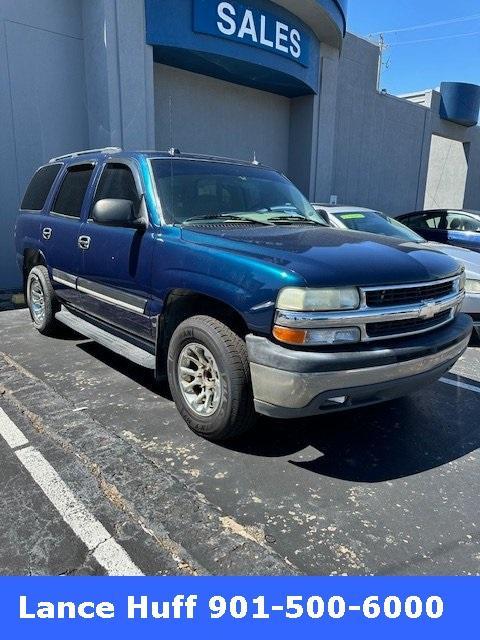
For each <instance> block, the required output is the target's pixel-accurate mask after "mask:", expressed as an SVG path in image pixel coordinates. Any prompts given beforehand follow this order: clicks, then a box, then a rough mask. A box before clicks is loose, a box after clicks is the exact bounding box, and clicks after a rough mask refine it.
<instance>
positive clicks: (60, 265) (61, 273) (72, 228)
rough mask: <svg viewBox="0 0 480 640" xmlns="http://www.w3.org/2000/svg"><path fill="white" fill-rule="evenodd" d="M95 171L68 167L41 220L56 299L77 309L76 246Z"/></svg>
mask: <svg viewBox="0 0 480 640" xmlns="http://www.w3.org/2000/svg"><path fill="white" fill-rule="evenodd" d="M94 171H95V163H94V162H88V163H86V162H83V163H79V164H73V165H68V166H67V168H66V169H65V170H64V173H63V175H62V176H61V178H60V182H61V183H60V186H59V189H58V191H57V193H56V196H54V198H53V200H52V203H51V210H50V212H49V214H48V215H47V216H45V217H44V218H43V226H42V230H41V233H42V243H43V251H44V254H45V257H46V259H47V264H48V267H49V270H50V277H51V278H52V281H53V286H54V288H55V290H56V292H57V295H58V297H59V298H60V299H61V300H62V301H64V302H66V303H69V304H72V305H74V306H78V303H79V295H78V292H77V291H76V289H75V280H76V278H77V277H78V276H79V275H80V273H81V270H82V258H83V252H82V250H81V248H80V246H79V237H81V235H82V226H83V225H82V215H83V214H84V213H85V209H84V207H85V205H86V200H87V199H86V194H87V190H88V187H89V185H90V183H91V181H92V178H93V175H94Z"/></svg>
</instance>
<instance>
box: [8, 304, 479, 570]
mask: <svg viewBox="0 0 480 640" xmlns="http://www.w3.org/2000/svg"><path fill="white" fill-rule="evenodd" d="M0 409H1V410H3V412H4V413H3V414H1V413H0V417H1V415H3V416H4V417H3V423H4V425H7V426H8V429H14V427H16V428H17V429H18V430H19V433H20V434H21V435H22V436H23V437H24V439H25V443H23V444H22V443H21V444H20V445H18V443H17V446H12V443H11V442H10V445H9V444H8V442H7V441H6V440H5V435H4V438H2V437H0V483H1V486H2V491H1V492H0V510H1V513H2V518H1V519H0V574H77V575H78V574H81V575H91V574H104V573H116V572H118V573H122V570H125V567H130V568H131V567H133V568H134V569H135V570H138V572H139V573H145V574H171V573H175V574H181V575H192V574H194V575H196V574H266V575H270V574H287V573H288V574H292V573H293V574H314V575H317V574H321V575H325V574H326V575H330V574H333V575H342V574H348V575H365V574H367V575H370V574H373V575H458V574H460V575H471V574H474V575H478V574H479V573H480V508H479V506H480V499H479V490H478V487H479V485H480V457H479V448H480V348H478V347H471V348H469V349H468V351H467V353H466V354H465V356H464V357H463V358H462V360H461V361H460V362H459V363H458V364H457V366H456V367H455V369H454V371H453V372H451V373H450V374H448V375H447V377H446V379H444V381H442V382H438V383H436V384H434V385H433V386H431V387H429V388H427V389H424V390H421V391H419V392H418V393H417V394H415V395H413V396H411V397H409V398H406V399H402V400H399V401H395V402H391V403H388V404H385V405H381V406H378V407H373V408H366V409H362V410H357V411H354V412H348V413H343V414H337V415H331V416H328V417H321V418H315V419H310V420H303V421H294V422H281V421H274V420H267V419H261V420H260V421H259V423H258V427H257V430H256V432H254V433H251V434H249V435H248V436H247V437H245V438H243V439H242V440H241V441H238V442H236V443H235V444H234V445H229V446H228V447H226V446H219V445H216V444H212V443H209V442H206V441H203V440H201V439H199V438H198V437H196V436H195V435H193V434H192V433H191V432H190V431H189V430H188V429H187V428H186V426H185V424H184V423H183V421H182V420H181V418H180V416H179V415H178V413H177V411H176V409H175V406H174V405H173V403H172V402H171V399H170V396H169V393H168V389H167V388H156V387H155V386H154V384H153V380H152V377H151V374H150V373H149V372H148V371H146V370H143V369H141V368H139V367H136V366H135V365H132V364H130V363H129V362H128V361H126V360H123V359H122V358H120V357H117V356H115V355H113V354H111V353H109V352H108V351H107V350H105V349H104V348H103V347H101V346H99V345H96V344H94V343H92V342H90V341H88V340H84V339H82V338H80V337H79V336H77V335H75V334H73V333H70V332H68V331H67V330H65V332H64V334H63V335H62V337H61V338H60V339H51V338H46V337H43V336H40V335H39V334H38V333H36V332H35V331H34V329H33V328H32V327H31V324H30V321H29V315H28V312H27V311H26V310H14V311H5V312H3V313H0ZM0 425H1V419H0ZM12 425H14V427H12ZM5 428H7V427H5ZM9 433H13V431H11V432H9ZM17 435H18V433H17ZM27 442H28V444H27ZM13 445H15V443H13ZM25 448H28V449H29V451H30V453H29V451H27V453H25ZM22 451H23V453H22ZM32 451H33V454H31V452H32ZM32 455H33V458H32ZM29 456H30V458H29ZM32 459H33V462H32ZM28 460H30V462H28ZM49 474H50V475H49ZM72 505H73V506H72ZM72 513H73V515H72ZM82 518H83V520H82ZM82 523H87V524H82ZM89 523H90V524H89ZM89 527H90V529H92V527H93V529H95V531H96V532H97V534H98V535H97V537H96V538H95V537H94V538H89V537H88V535H87V534H86V533H85V531H87V530H88V531H90V529H89ZM93 529H92V530H93ZM98 532H100V533H98ZM129 562H130V563H131V564H130V565H129V564H128V563H129ZM122 563H123V564H122ZM122 567H123V569H122ZM133 572H135V571H133Z"/></svg>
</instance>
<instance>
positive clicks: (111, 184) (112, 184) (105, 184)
mask: <svg viewBox="0 0 480 640" xmlns="http://www.w3.org/2000/svg"><path fill="white" fill-rule="evenodd" d="M105 198H119V199H121V200H131V201H132V202H134V203H135V204H137V203H138V200H139V195H138V190H137V185H136V184H135V178H134V177H133V173H132V171H131V169H130V168H129V167H127V165H125V164H121V163H113V162H112V163H110V164H107V165H106V166H105V168H104V170H103V173H102V177H101V178H100V182H99V183H98V187H97V191H96V193H95V199H94V203H93V204H95V203H96V202H98V201H99V200H104V199H105Z"/></svg>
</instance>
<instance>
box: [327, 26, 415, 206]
mask: <svg viewBox="0 0 480 640" xmlns="http://www.w3.org/2000/svg"><path fill="white" fill-rule="evenodd" d="M377 69H378V47H376V46H375V45H372V44H370V43H368V42H366V41H365V40H361V39H360V38H356V37H354V36H350V35H349V36H347V39H346V41H345V46H344V50H343V52H342V57H341V60H340V68H339V77H338V94H337V105H336V113H337V115H336V135H335V159H334V179H333V182H332V190H333V191H332V193H333V194H335V195H337V196H338V197H339V202H345V203H348V204H355V205H358V206H366V207H372V208H378V209H380V210H382V211H386V212H388V213H395V212H397V213H400V212H401V211H408V210H413V209H415V208H416V205H417V201H418V197H419V194H418V187H419V178H420V176H421V173H422V156H423V152H424V144H425V139H424V129H425V122H426V117H427V109H425V108H424V107H421V106H418V105H415V104H413V103H410V102H407V101H405V100H402V99H399V98H396V97H394V96H390V95H386V94H382V93H378V92H377V88H376V82H377ZM422 204H423V203H422Z"/></svg>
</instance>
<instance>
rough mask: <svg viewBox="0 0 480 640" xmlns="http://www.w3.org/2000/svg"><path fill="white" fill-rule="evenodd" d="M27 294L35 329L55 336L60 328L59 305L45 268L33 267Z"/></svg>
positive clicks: (28, 280)
mask: <svg viewBox="0 0 480 640" xmlns="http://www.w3.org/2000/svg"><path fill="white" fill-rule="evenodd" d="M26 293H27V304H28V308H29V310H30V315H31V317H32V320H33V324H34V326H35V328H36V329H37V330H38V331H39V332H40V333H42V334H43V335H47V336H51V335H54V334H55V332H56V331H57V330H58V326H59V325H58V323H57V321H56V320H55V313H56V312H57V311H58V310H59V304H58V301H57V299H56V297H55V292H54V290H53V287H52V284H51V282H50V278H49V276H48V271H47V269H46V268H45V267H43V266H38V267H33V269H32V270H31V271H30V273H29V274H28V278H27V285H26Z"/></svg>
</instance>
